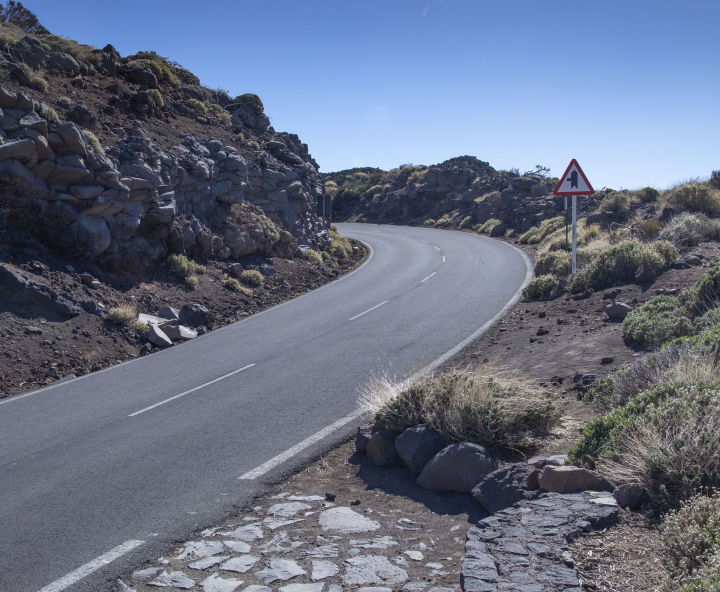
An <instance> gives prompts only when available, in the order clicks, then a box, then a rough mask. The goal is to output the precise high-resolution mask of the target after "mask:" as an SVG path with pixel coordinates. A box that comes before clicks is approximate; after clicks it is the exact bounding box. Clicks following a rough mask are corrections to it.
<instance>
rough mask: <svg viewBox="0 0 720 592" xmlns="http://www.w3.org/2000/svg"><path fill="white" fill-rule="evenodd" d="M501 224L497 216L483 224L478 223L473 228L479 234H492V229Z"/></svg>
mask: <svg viewBox="0 0 720 592" xmlns="http://www.w3.org/2000/svg"><path fill="white" fill-rule="evenodd" d="M501 224H502V222H500V220H498V219H497V218H490V219H489V220H487V221H486V222H484V223H483V224H478V225H477V226H476V227H475V230H476V231H477V232H479V233H480V234H492V232H493V230H494V229H495V228H496V227H498V226H500V225H501Z"/></svg>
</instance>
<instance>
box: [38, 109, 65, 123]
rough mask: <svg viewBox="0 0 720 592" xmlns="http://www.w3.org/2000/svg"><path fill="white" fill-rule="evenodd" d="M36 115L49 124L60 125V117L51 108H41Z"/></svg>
mask: <svg viewBox="0 0 720 592" xmlns="http://www.w3.org/2000/svg"><path fill="white" fill-rule="evenodd" d="M38 115H39V116H40V117H42V118H43V119H46V120H47V121H49V122H50V123H60V117H59V116H58V114H57V111H55V109H53V108H52V107H48V106H45V107H42V108H41V109H40V112H39V113H38Z"/></svg>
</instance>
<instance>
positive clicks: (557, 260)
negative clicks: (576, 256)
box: [535, 251, 572, 278]
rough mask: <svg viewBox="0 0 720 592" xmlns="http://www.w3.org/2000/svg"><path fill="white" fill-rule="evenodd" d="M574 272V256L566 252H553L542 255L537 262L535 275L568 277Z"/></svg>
mask: <svg viewBox="0 0 720 592" xmlns="http://www.w3.org/2000/svg"><path fill="white" fill-rule="evenodd" d="M571 270H572V255H571V254H570V253H568V252H566V251H551V252H549V253H545V254H544V255H540V257H538V258H537V261H536V262H535V275H537V276H541V275H554V276H555V277H558V278H561V277H567V276H569V275H570V272H571Z"/></svg>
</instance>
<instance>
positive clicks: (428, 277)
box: [420, 271, 437, 284]
mask: <svg viewBox="0 0 720 592" xmlns="http://www.w3.org/2000/svg"><path fill="white" fill-rule="evenodd" d="M436 273H437V271H433V272H432V273H431V274H430V275H429V276H427V277H426V278H425V279H424V280H422V281H421V282H420V283H421V284H422V283H423V282H426V281H428V280H429V279H430V278H431V277H432V276H434V275H435V274H436Z"/></svg>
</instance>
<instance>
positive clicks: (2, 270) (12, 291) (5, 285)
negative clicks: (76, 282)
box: [0, 265, 80, 317]
mask: <svg viewBox="0 0 720 592" xmlns="http://www.w3.org/2000/svg"><path fill="white" fill-rule="evenodd" d="M0 300H2V301H3V302H13V301H14V302H17V303H19V304H24V305H30V306H39V307H41V308H44V309H45V310H47V311H49V312H52V313H55V314H59V315H61V316H64V317H76V316H78V315H79V314H80V309H79V308H78V307H77V306H75V304H74V303H73V302H72V301H71V300H70V296H69V295H67V294H58V293H57V292H55V291H54V290H52V289H51V288H49V287H48V286H46V285H45V284H40V283H38V282H34V281H32V280H30V279H29V278H28V277H27V276H26V275H25V274H23V273H20V272H18V271H15V270H14V269H11V268H10V267H7V266H5V265H0Z"/></svg>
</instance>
